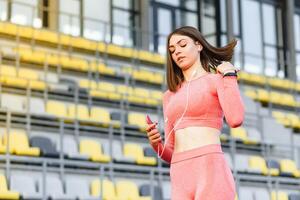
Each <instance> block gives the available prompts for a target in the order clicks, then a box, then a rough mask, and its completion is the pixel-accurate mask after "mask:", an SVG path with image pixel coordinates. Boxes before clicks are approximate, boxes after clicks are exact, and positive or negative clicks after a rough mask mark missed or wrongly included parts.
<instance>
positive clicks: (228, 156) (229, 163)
mask: <svg viewBox="0 0 300 200" xmlns="http://www.w3.org/2000/svg"><path fill="white" fill-rule="evenodd" d="M224 157H225V160H226V161H227V163H228V165H229V167H230V169H233V165H232V159H231V156H230V154H229V153H227V152H224Z"/></svg>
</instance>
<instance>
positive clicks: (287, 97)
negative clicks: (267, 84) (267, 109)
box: [245, 88, 300, 108]
mask: <svg viewBox="0 0 300 200" xmlns="http://www.w3.org/2000/svg"><path fill="white" fill-rule="evenodd" d="M245 95H246V96H248V97H250V98H252V99H253V100H256V101H259V102H261V103H272V104H277V105H281V106H290V107H294V108H298V107H300V102H299V101H297V100H296V99H295V97H294V96H293V95H291V94H288V93H282V92H275V91H270V92H269V91H267V90H265V89H249V88H248V89H245Z"/></svg>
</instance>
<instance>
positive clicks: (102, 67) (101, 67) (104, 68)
mask: <svg viewBox="0 0 300 200" xmlns="http://www.w3.org/2000/svg"><path fill="white" fill-rule="evenodd" d="M98 71H99V73H100V74H105V75H111V76H114V75H115V74H116V70H115V69H114V68H112V67H109V66H106V65H104V64H101V65H99V66H98Z"/></svg>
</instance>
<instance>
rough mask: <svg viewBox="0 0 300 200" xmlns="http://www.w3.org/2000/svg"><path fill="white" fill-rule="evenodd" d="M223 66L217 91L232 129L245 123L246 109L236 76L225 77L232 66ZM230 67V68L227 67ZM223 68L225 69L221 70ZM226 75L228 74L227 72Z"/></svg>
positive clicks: (218, 79)
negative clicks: (224, 74)
mask: <svg viewBox="0 0 300 200" xmlns="http://www.w3.org/2000/svg"><path fill="white" fill-rule="evenodd" d="M229 64H230V63H229ZM222 65H223V64H221V65H220V66H218V68H217V69H218V71H219V72H221V74H217V75H218V76H217V81H216V89H217V94H218V98H219V102H220V105H221V107H222V110H223V112H224V115H225V119H226V122H227V123H228V125H229V126H230V127H232V128H236V127H239V126H240V125H242V123H243V121H244V113H245V107H244V103H243V100H242V98H241V95H240V90H239V86H238V82H237V77H236V76H224V77H223V73H222V72H225V71H226V69H227V71H229V67H233V66H232V65H228V64H225V65H223V66H222ZM227 66H228V67H227ZM221 67H223V68H221ZM226 67H227V68H226ZM231 69H232V68H231ZM225 73H226V72H225Z"/></svg>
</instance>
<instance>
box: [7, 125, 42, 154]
mask: <svg viewBox="0 0 300 200" xmlns="http://www.w3.org/2000/svg"><path fill="white" fill-rule="evenodd" d="M8 140H9V152H10V153H12V154H16V155H24V156H39V155H40V149H39V148H35V147H30V146H29V141H28V137H27V135H26V133H25V132H24V131H23V130H11V131H10V133H8V134H7V133H4V135H3V145H4V148H5V150H6V145H7V144H8Z"/></svg>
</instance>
